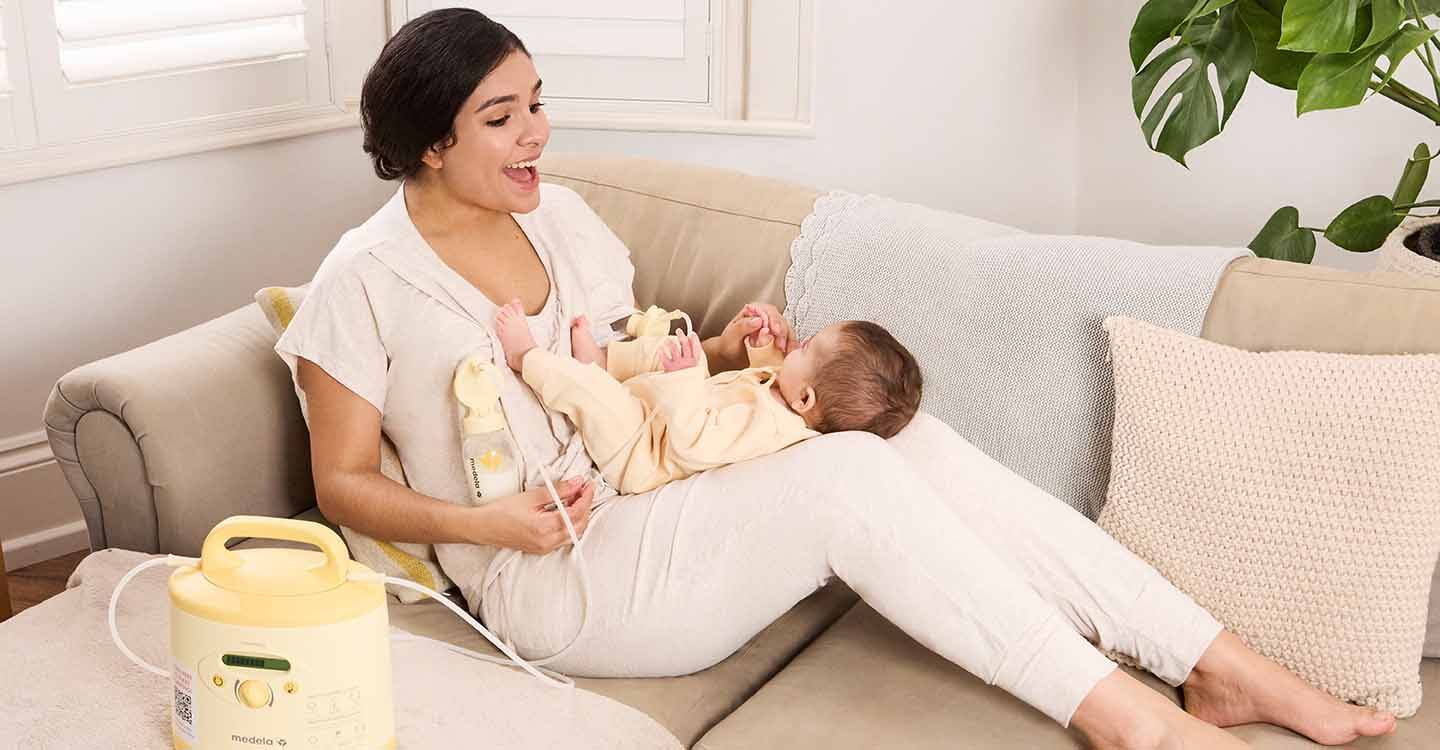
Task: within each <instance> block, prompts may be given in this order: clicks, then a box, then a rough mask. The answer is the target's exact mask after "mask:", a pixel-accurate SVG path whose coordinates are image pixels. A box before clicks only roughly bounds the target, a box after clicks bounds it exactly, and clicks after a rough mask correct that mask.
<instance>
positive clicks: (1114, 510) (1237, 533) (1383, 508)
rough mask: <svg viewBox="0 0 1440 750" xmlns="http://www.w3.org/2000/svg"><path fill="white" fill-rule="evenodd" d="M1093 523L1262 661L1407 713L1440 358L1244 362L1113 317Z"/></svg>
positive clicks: (1416, 660) (1436, 476)
mask: <svg viewBox="0 0 1440 750" xmlns="http://www.w3.org/2000/svg"><path fill="white" fill-rule="evenodd" d="M1104 325H1105V330H1107V331H1108V332H1109V333H1110V352H1111V357H1112V362H1113V367H1114V376H1115V423H1114V424H1115V428H1114V435H1113V446H1114V447H1113V451H1114V452H1113V453H1112V455H1111V478H1110V487H1109V493H1108V499H1107V501H1106V504H1105V507H1104V509H1103V510H1102V511H1101V513H1100V517H1099V523H1100V525H1101V526H1102V527H1103V528H1104V529H1105V530H1106V531H1108V532H1110V534H1112V535H1113V536H1114V537H1115V538H1116V539H1118V540H1119V541H1120V542H1121V543H1122V544H1124V545H1125V546H1127V547H1129V548H1130V549H1131V550H1133V551H1134V552H1135V553H1136V554H1138V555H1139V556H1140V557H1142V558H1144V559H1145V560H1147V561H1149V562H1150V563H1151V564H1152V565H1154V566H1155V567H1156V568H1157V569H1158V570H1159V571H1160V573H1161V574H1163V575H1164V576H1165V577H1166V578H1168V579H1169V580H1170V581H1171V582H1172V583H1174V584H1175V586H1176V587H1178V588H1179V589H1180V590H1181V591H1184V592H1185V593H1187V594H1189V595H1190V596H1191V597H1193V598H1194V599H1195V601H1196V602H1198V603H1199V604H1200V605H1201V606H1203V607H1205V608H1206V609H1207V610H1209V611H1210V612H1211V614H1213V615H1214V616H1215V617H1216V618H1217V619H1219V620H1220V621H1221V622H1222V623H1224V624H1225V625H1226V627H1228V628H1229V629H1231V630H1232V631H1234V632H1235V633H1237V634H1238V635H1239V636H1240V637H1241V638H1243V639H1244V640H1245V641H1246V643H1248V644H1249V645H1250V646H1251V647H1252V648H1254V649H1255V650H1256V651H1258V652H1260V653H1261V654H1264V655H1266V656H1268V657H1270V658H1272V659H1274V660H1276V661H1277V662H1279V663H1280V664H1283V665H1285V666H1286V667H1288V668H1290V669H1291V670H1293V671H1294V672H1296V673H1297V674H1299V675H1300V676H1301V677H1303V678H1305V679H1306V680H1309V681H1310V682H1311V683H1313V684H1315V685H1317V686H1319V687H1320V688H1322V689H1324V690H1327V691H1329V692H1330V693H1331V694H1333V695H1335V696H1336V697H1338V698H1341V699H1343V700H1347V701H1354V702H1356V703H1360V704H1364V705H1369V706H1374V707H1376V708H1380V709H1383V710H1386V711H1392V712H1394V713H1395V714H1397V715H1399V716H1409V715H1411V714H1413V713H1415V711H1416V709H1418V708H1419V707H1420V697H1421V696H1420V679H1419V666H1420V650H1421V646H1422V644H1423V642H1424V639H1425V614H1426V602H1427V599H1428V595H1429V591H1430V576H1431V573H1432V572H1433V571H1434V569H1435V562H1436V554H1437V551H1440V354H1415V355H1394V356H1388V355H1354V354H1325V353H1317V352H1264V353H1256V352H1247V351H1242V350H1240V349H1235V348H1232V347H1228V346H1224V345H1222V344H1217V343H1214V342H1210V341H1205V340H1203V339H1198V338H1194V337H1192V336H1188V335H1185V334H1182V333H1178V332H1176V331H1170V330H1166V329H1163V328H1159V327H1156V326H1154V325H1151V324H1149V323H1145V322H1142V321H1139V320H1135V319H1131V318H1124V317H1109V318H1106V320H1105V324H1104Z"/></svg>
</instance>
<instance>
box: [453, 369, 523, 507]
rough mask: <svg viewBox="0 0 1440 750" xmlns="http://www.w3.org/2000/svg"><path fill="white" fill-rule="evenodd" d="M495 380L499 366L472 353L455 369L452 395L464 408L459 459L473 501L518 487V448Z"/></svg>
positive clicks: (482, 501)
mask: <svg viewBox="0 0 1440 750" xmlns="http://www.w3.org/2000/svg"><path fill="white" fill-rule="evenodd" d="M499 383H500V371H499V369H498V368H496V367H495V365H494V364H493V363H491V362H486V361H484V360H481V359H478V358H476V357H471V358H469V359H466V360H465V361H464V362H461V363H460V366H459V367H457V368H456V369H455V383H454V390H455V398H457V399H459V401H460V404H461V405H462V406H463V407H464V408H465V417H464V419H463V420H462V425H463V429H462V438H461V443H460V455H461V463H462V465H463V466H464V469H465V479H466V482H467V484H468V485H469V487H470V498H469V500H470V502H472V503H476V504H478V503H484V502H489V501H490V500H494V499H495V498H497V497H503V496H505V495H512V494H514V493H516V492H519V491H520V465H519V460H518V459H519V451H517V450H516V449H515V441H514V440H513V439H512V438H511V437H510V430H509V429H508V428H507V426H506V424H505V415H504V413H502V412H501V410H500V389H499Z"/></svg>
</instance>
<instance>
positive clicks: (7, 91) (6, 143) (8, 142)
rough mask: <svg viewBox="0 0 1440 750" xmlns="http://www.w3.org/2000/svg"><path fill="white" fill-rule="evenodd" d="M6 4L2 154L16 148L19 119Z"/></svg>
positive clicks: (0, 49)
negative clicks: (16, 129)
mask: <svg viewBox="0 0 1440 750" xmlns="http://www.w3.org/2000/svg"><path fill="white" fill-rule="evenodd" d="M8 15H9V14H8V13H7V12H6V8H5V3H4V2H0V152H3V151H4V150H6V149H11V148H14V147H15V144H16V141H17V140H18V139H17V138H16V134H15V123H16V121H17V120H18V119H19V117H18V116H17V112H16V109H17V108H18V102H17V101H16V99H17V97H16V96H15V84H14V83H13V82H12V78H11V75H12V74H11V72H10V71H11V68H10V55H11V52H12V50H11V49H10V47H9V45H7V44H6V43H5V26H6V21H7V17H8Z"/></svg>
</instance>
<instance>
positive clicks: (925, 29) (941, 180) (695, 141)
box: [541, 0, 1088, 231]
mask: <svg viewBox="0 0 1440 750" xmlns="http://www.w3.org/2000/svg"><path fill="white" fill-rule="evenodd" d="M1087 1H1088V0H1027V1H1026V2H1014V3H970V2H964V3H953V2H940V1H938V0H931V1H930V2H923V3H906V4H903V7H904V8H905V12H897V10H898V9H899V8H901V7H902V4H894V3H858V2H819V3H817V4H816V5H817V6H818V7H817V8H816V15H817V21H816V23H817V27H818V32H817V36H816V45H815V57H816V70H817V73H816V80H815V86H814V93H813V100H814V110H815V112H814V116H815V130H816V137H815V138H813V139H798V138H781V137H753V136H728V135H704V134H689V133H634V132H618V131H599V130H595V131H584V130H566V131H556V133H555V135H554V138H553V139H552V141H551V148H553V149H560V150H566V151H603V152H609V153H624V154H632V155H635V156H647V157H651V158H657V159H675V160H681V161H687V162H693V163H699V164H709V165H713V166H719V167H726V168H730V169H738V170H741V171H744V172H749V173H751V174H762V175H767V176H771V177H778V178H781V179H786V180H790V181H793V182H800V183H805V184H809V185H814V186H816V187H821V188H836V189H845V190H853V191H857V192H875V193H881V194H884V195H888V196H891V197H893V198H897V199H900V200H907V201H913V202H916V203H923V204H926V205H929V206H935V207H938V208H945V209H951V210H956V211H962V212H964V213H968V214H973V215H975V216H980V217H983V218H986V219H990V220H992V221H999V222H1002V223H1006V224H1012V225H1015V226H1019V227H1022V228H1025V229H1029V230H1033V231H1069V230H1070V229H1071V228H1073V226H1074V218H1075V188H1076V183H1077V168H1078V159H1077V150H1078V149H1077V143H1078V141H1077V138H1078V136H1079V132H1078V129H1077V128H1076V121H1077V116H1078V115H1077V104H1076V99H1077V95H1078V90H1077V84H1078V74H1077V68H1078V61H1079V57H1080V53H1081V43H1082V39H1081V37H1080V34H1079V33H1078V29H1079V28H1080V27H1081V21H1082V15H1083V14H1082V12H1081V8H1082V6H1083V5H1084V4H1085V3H1086V2H1087ZM541 75H542V76H543V75H544V71H541Z"/></svg>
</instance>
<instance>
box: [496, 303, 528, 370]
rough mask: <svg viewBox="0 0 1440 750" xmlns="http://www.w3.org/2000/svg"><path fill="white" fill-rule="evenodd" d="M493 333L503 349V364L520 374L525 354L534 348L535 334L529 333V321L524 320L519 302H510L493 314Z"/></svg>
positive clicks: (523, 310)
mask: <svg viewBox="0 0 1440 750" xmlns="http://www.w3.org/2000/svg"><path fill="white" fill-rule="evenodd" d="M495 333H496V335H498V336H499V337H500V346H501V347H503V348H504V349H505V364H507V365H510V369H512V370H514V371H515V372H520V365H521V363H523V362H524V361H525V354H526V353H527V352H529V351H530V350H531V349H534V348H535V334H533V333H531V332H530V321H528V320H526V319H525V308H524V307H522V306H521V305H520V300H518V299H517V300H511V301H510V303H509V304H507V305H505V306H503V307H501V308H500V312H498V313H496V314H495Z"/></svg>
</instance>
